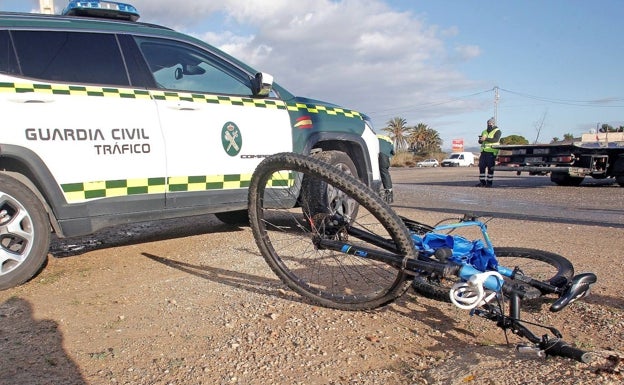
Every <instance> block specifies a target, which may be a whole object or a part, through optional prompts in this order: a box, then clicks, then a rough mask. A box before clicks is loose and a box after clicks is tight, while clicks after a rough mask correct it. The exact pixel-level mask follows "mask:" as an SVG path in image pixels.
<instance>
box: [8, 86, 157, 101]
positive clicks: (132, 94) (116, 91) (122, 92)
mask: <svg viewBox="0 0 624 385" xmlns="http://www.w3.org/2000/svg"><path fill="white" fill-rule="evenodd" d="M0 92H12V93H24V92H37V93H43V94H50V95H72V96H75V95H78V96H99V97H109V98H110V97H113V98H129V99H151V96H150V94H149V91H147V90H140V89H133V88H109V87H91V86H72V85H65V84H38V83H5V82H0Z"/></svg>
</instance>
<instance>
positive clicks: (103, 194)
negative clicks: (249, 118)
mask: <svg viewBox="0 0 624 385" xmlns="http://www.w3.org/2000/svg"><path fill="white" fill-rule="evenodd" d="M250 181H251V174H230V175H210V176H176V177H170V178H164V177H162V178H138V179H123V180H107V181H93V182H81V183H67V184H62V185H61V188H62V190H63V193H64V194H65V199H66V200H67V202H79V201H85V200H89V199H97V198H113V197H122V196H128V195H137V194H164V193H167V192H185V191H209V190H226V189H239V188H246V187H249V183H250ZM293 184H294V174H293V173H289V174H288V175H285V176H284V175H283V174H278V173H276V174H274V175H273V176H272V178H271V179H270V180H269V182H268V183H267V185H268V186H270V187H290V186H292V185H293Z"/></svg>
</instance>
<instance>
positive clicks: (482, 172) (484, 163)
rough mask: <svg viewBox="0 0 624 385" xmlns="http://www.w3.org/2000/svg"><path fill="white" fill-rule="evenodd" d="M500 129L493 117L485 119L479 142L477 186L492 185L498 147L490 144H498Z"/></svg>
mask: <svg viewBox="0 0 624 385" xmlns="http://www.w3.org/2000/svg"><path fill="white" fill-rule="evenodd" d="M500 138H501V130H500V129H499V128H498V127H497V126H496V121H495V120H494V118H490V119H488V121H487V128H486V129H485V130H483V132H481V136H479V143H480V144H481V155H480V156H479V183H477V187H492V182H493V181H494V164H495V162H496V155H498V149H496V148H492V146H494V145H497V144H500Z"/></svg>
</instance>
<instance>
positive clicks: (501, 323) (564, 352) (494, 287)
mask: <svg viewBox="0 0 624 385" xmlns="http://www.w3.org/2000/svg"><path fill="white" fill-rule="evenodd" d="M465 226H479V227H480V228H481V231H482V234H483V235H484V239H485V240H486V243H487V246H488V247H492V243H491V241H490V239H489V236H488V235H487V227H486V225H485V223H483V222H480V221H465V222H459V223H456V224H450V225H441V226H437V227H434V228H432V229H434V230H445V229H452V228H458V227H465ZM347 232H348V234H349V235H350V236H354V237H356V238H359V239H361V240H363V241H366V242H368V243H370V244H373V245H375V246H378V247H381V248H383V249H384V250H385V251H382V250H379V249H373V248H368V247H363V246H356V245H353V244H350V243H348V242H344V241H341V240H335V239H326V238H324V237H322V236H320V235H319V236H317V237H315V239H314V242H315V245H316V247H318V248H319V249H328V250H334V251H339V252H342V253H345V254H349V255H355V256H358V257H361V258H369V259H374V260H377V261H381V262H384V263H387V264H389V265H391V266H393V267H395V268H397V269H400V270H402V271H404V272H405V273H407V274H411V275H416V274H420V273H422V272H427V273H432V274H438V275H439V276H441V277H447V278H448V277H451V276H459V277H460V278H462V279H463V280H465V281H468V280H470V279H472V278H473V277H475V276H477V275H479V274H483V273H485V272H483V271H480V270H478V269H476V268H475V267H473V266H471V265H468V264H457V263H454V262H449V263H445V264H443V263H439V262H434V261H428V260H427V259H428V256H427V255H426V254H423V253H422V252H419V258H410V257H409V256H404V255H400V254H397V250H396V248H395V247H394V245H393V244H392V243H391V242H389V241H388V240H386V239H383V238H381V237H379V236H377V235H375V234H373V233H370V232H367V231H364V230H360V229H357V228H350V227H348V226H347ZM498 271H499V273H500V274H503V275H505V276H507V277H511V278H513V279H514V280H516V281H519V282H521V283H525V284H528V285H529V286H532V287H535V288H537V289H539V291H541V293H557V294H559V295H560V296H561V297H560V299H559V300H558V301H557V302H561V304H560V305H559V309H557V310H556V311H558V310H560V309H561V308H563V307H565V306H566V305H567V304H569V303H571V302H572V301H574V300H576V299H577V298H580V297H582V296H584V295H586V294H587V292H588V290H589V286H590V285H591V284H592V283H594V282H595V280H596V277H595V275H593V274H591V273H586V274H581V275H579V276H576V277H574V278H573V279H572V283H571V285H569V286H568V288H567V289H566V290H564V289H562V288H560V287H556V286H553V285H550V284H548V283H545V282H541V281H537V280H534V279H532V278H530V277H525V276H524V275H523V274H522V273H521V272H520V271H519V270H518V269H513V270H512V269H509V268H505V267H501V268H500V269H498ZM575 281H576V282H575ZM482 284H483V286H484V287H485V288H487V289H489V290H491V291H494V292H497V293H502V294H503V295H504V296H506V297H507V298H509V315H505V314H503V313H502V312H501V311H499V310H498V309H499V308H496V307H494V306H492V305H490V304H488V303H479V304H478V306H479V307H477V306H474V307H473V308H472V310H471V314H474V315H478V316H480V317H482V318H485V319H488V320H491V321H494V322H496V325H497V326H498V327H499V328H501V329H503V330H511V331H512V333H513V334H515V335H517V336H519V337H522V338H526V339H528V340H529V341H530V342H532V343H533V344H534V345H535V346H534V347H526V346H524V347H519V348H518V349H519V350H520V349H522V350H524V351H531V352H535V353H536V354H537V355H540V356H545V355H559V356H564V357H569V358H573V359H575V360H577V361H580V362H589V361H590V359H591V356H590V355H589V353H588V352H584V351H582V350H579V349H576V348H574V347H571V346H569V345H568V344H567V343H565V342H564V341H563V340H561V337H562V335H561V333H560V332H559V331H558V330H557V329H556V328H554V327H550V326H543V325H536V324H533V325H534V326H540V327H543V328H545V329H547V330H549V331H550V332H551V333H552V334H553V337H554V338H552V339H551V338H549V337H548V335H542V336H541V337H539V336H537V335H536V334H534V333H533V332H531V331H530V330H529V329H528V328H527V327H526V326H525V325H524V324H523V321H521V319H520V307H521V300H522V299H527V298H534V294H532V293H531V292H530V290H529V291H527V289H526V288H525V287H524V285H514V284H507V283H505V282H504V281H503V280H502V279H500V280H499V279H497V278H496V277H488V278H487V279H485V280H483V282H482ZM541 293H540V292H538V293H537V296H540V295H541ZM564 300H565V301H564ZM551 310H552V307H551Z"/></svg>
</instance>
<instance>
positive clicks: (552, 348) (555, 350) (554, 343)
mask: <svg viewBox="0 0 624 385" xmlns="http://www.w3.org/2000/svg"><path fill="white" fill-rule="evenodd" d="M540 347H541V348H542V349H543V350H544V352H545V353H546V355H547V356H559V357H567V358H571V359H573V360H576V361H579V362H583V363H588V362H589V361H591V353H590V352H586V351H584V350H581V349H578V348H575V347H574V346H570V345H569V344H568V343H567V342H565V341H563V340H561V339H558V338H556V339H552V340H548V341H545V342H542V343H540Z"/></svg>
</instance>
